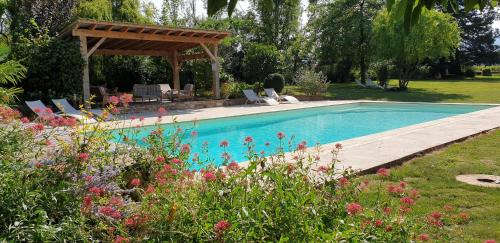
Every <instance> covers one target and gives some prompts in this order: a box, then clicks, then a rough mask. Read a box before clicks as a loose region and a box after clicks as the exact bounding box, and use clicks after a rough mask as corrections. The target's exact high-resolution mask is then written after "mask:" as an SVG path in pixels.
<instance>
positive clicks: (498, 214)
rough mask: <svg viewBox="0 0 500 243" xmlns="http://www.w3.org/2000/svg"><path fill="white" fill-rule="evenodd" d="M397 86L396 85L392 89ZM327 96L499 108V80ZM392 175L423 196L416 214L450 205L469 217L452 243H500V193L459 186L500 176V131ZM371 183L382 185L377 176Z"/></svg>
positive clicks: (354, 89)
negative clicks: (464, 178) (471, 176)
mask: <svg viewBox="0 0 500 243" xmlns="http://www.w3.org/2000/svg"><path fill="white" fill-rule="evenodd" d="M396 83H397V82H396V81H395V80H392V83H391V85H396ZM287 91H289V92H291V93H295V94H299V93H300V92H298V90H297V89H296V87H287ZM328 91H329V92H328V94H327V96H328V97H330V98H334V99H353V100H356V99H369V100H389V101H423V102H465V103H500V76H493V77H477V78H474V79H467V80H421V81H411V82H410V85H409V90H408V91H406V92H392V91H383V90H379V89H366V88H361V87H359V86H358V85H357V84H356V83H348V84H332V85H331V86H330V88H329V90H328ZM392 172H393V176H392V177H391V181H392V182H399V181H401V180H404V181H407V182H409V183H410V184H411V185H412V187H414V188H416V189H417V190H419V191H420V193H421V195H422V197H421V199H420V200H419V201H418V204H417V206H416V208H415V209H414V213H417V214H420V215H426V214H428V213H429V212H432V211H434V210H441V209H442V207H443V205H445V204H449V205H452V206H453V207H455V208H458V209H460V210H462V211H465V212H467V213H468V214H470V216H471V220H470V222H469V223H467V224H465V225H460V226H456V227H453V228H451V237H452V241H453V242H483V241H484V240H486V239H495V240H497V241H499V240H500V189H491V188H482V187H476V186H470V185H466V184H464V183H461V182H457V181H456V180H455V176H456V175H459V174H468V173H487V174H496V175H500V130H496V131H494V132H491V133H490V134H487V135H482V136H480V137H477V138H473V139H469V140H468V141H465V142H463V143H458V144H454V145H452V146H449V147H447V148H445V149H443V150H441V151H439V152H435V153H433V154H429V155H426V156H424V157H421V158H418V159H415V160H412V161H410V162H407V163H405V164H404V165H402V166H398V167H395V168H393V169H392ZM367 177H368V178H370V179H372V180H376V179H377V176H373V175H369V176H367ZM373 184H375V185H376V184H378V182H374V183H373ZM373 184H372V185H373ZM373 197H374V193H373V194H368V195H367V198H366V200H375V199H374V198H373ZM443 232H446V231H443ZM441 237H443V236H441ZM443 241H447V240H445V238H444V237H443V238H441V239H438V240H437V242H443Z"/></svg>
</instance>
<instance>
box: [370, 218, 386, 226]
mask: <svg viewBox="0 0 500 243" xmlns="http://www.w3.org/2000/svg"><path fill="white" fill-rule="evenodd" d="M373 224H374V225H375V227H382V225H384V222H383V221H382V220H380V219H377V220H375V222H374V223H373Z"/></svg>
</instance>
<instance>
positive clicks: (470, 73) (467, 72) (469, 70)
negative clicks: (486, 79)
mask: <svg viewBox="0 0 500 243" xmlns="http://www.w3.org/2000/svg"><path fill="white" fill-rule="evenodd" d="M464 76H465V77H468V78H473V77H475V76H476V71H474V69H472V68H470V67H468V68H466V69H465V73H464Z"/></svg>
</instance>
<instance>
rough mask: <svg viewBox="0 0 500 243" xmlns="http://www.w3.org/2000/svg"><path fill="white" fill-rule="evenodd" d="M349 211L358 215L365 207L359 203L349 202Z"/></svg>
mask: <svg viewBox="0 0 500 243" xmlns="http://www.w3.org/2000/svg"><path fill="white" fill-rule="evenodd" d="M346 210H347V213H348V214H349V215H356V214H358V213H361V212H362V211H363V207H361V205H360V204H359V203H355V202H353V203H349V204H347V206H346Z"/></svg>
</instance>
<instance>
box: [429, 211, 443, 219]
mask: <svg viewBox="0 0 500 243" xmlns="http://www.w3.org/2000/svg"><path fill="white" fill-rule="evenodd" d="M442 216H443V215H442V214H441V213H440V212H432V213H431V214H429V217H431V218H433V219H441V217H442Z"/></svg>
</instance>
